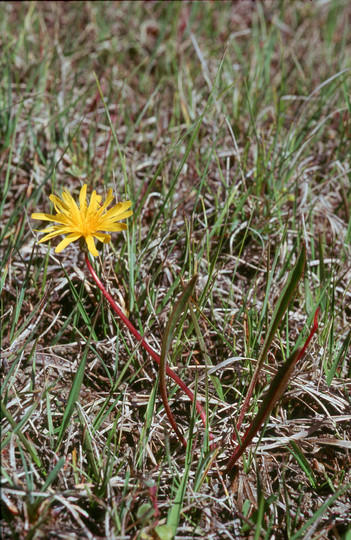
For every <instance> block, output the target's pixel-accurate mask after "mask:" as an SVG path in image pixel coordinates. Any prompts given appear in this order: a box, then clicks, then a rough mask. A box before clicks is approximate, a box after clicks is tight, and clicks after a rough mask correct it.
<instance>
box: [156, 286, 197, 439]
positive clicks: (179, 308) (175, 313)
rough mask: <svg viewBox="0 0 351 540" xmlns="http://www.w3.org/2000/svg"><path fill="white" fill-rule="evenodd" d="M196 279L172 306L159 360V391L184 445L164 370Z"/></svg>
mask: <svg viewBox="0 0 351 540" xmlns="http://www.w3.org/2000/svg"><path fill="white" fill-rule="evenodd" d="M196 281H197V275H195V276H194V277H193V278H192V279H191V280H190V281H189V283H188V285H187V286H186V287H185V289H184V291H183V293H182V294H181V296H180V298H179V300H178V301H177V303H176V305H175V306H174V308H173V310H172V313H171V315H170V317H169V319H168V322H167V325H166V328H165V333H164V337H163V340H162V347H161V360H160V392H161V397H162V401H163V405H164V407H165V410H166V413H167V416H168V419H169V422H170V424H171V426H172V427H173V429H174V431H175V432H176V434H177V437H178V439H179V440H180V442H181V443H182V444H183V446H185V447H186V440H185V439H184V437H183V435H182V434H181V433H180V431H179V428H178V426H177V424H176V421H175V420H174V417H173V414H172V411H171V409H170V406H169V404H168V398H167V386H166V371H167V357H168V352H169V350H170V348H171V345H172V340H173V334H174V331H175V329H176V327H177V324H178V321H179V319H180V317H181V315H182V313H183V311H184V310H185V308H186V306H187V302H188V300H189V299H190V297H191V295H192V294H193V292H194V289H195V285H196Z"/></svg>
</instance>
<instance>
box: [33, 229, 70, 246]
mask: <svg viewBox="0 0 351 540" xmlns="http://www.w3.org/2000/svg"><path fill="white" fill-rule="evenodd" d="M60 234H64V233H63V232H62V231H60V230H56V231H54V232H51V233H49V234H46V235H45V236H44V237H43V238H41V239H40V240H39V242H38V244H41V243H42V242H48V241H49V240H51V239H52V238H55V236H60Z"/></svg>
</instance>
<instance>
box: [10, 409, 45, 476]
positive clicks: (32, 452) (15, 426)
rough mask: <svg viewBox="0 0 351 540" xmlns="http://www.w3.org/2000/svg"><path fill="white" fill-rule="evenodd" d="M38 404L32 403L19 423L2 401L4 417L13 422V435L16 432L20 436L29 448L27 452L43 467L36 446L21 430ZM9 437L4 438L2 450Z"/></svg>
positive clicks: (25, 446) (26, 447)
mask: <svg viewBox="0 0 351 540" xmlns="http://www.w3.org/2000/svg"><path fill="white" fill-rule="evenodd" d="M37 405H38V404H37V403H34V405H32V407H31V408H30V409H29V410H28V412H27V413H26V414H25V415H24V416H23V418H22V419H21V420H20V422H19V423H18V424H17V423H16V421H15V419H14V418H13V417H12V415H11V413H10V412H9V411H8V410H7V409H6V407H5V404H4V402H3V401H1V416H2V417H3V418H6V420H7V421H8V423H9V424H11V426H12V427H13V432H12V433H11V435H12V434H16V435H17V436H18V438H19V440H20V441H21V443H22V444H23V446H24V448H25V449H26V450H27V452H28V453H29V454H30V456H31V457H32V459H33V461H34V462H35V464H36V465H37V466H38V467H39V468H40V469H41V468H42V463H41V461H40V458H39V456H38V453H37V451H36V449H35V447H34V446H33V445H32V444H31V442H30V440H29V439H27V437H26V436H25V435H24V434H23V433H22V431H21V430H22V427H23V426H24V425H25V423H26V422H27V420H28V419H29V418H30V417H31V415H32V413H33V411H34V410H35V409H36V407H37ZM9 439H10V437H6V438H5V439H4V441H3V442H2V444H1V451H2V450H3V449H4V448H5V446H6V445H7V443H8V442H9Z"/></svg>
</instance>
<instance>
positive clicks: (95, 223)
mask: <svg viewBox="0 0 351 540" xmlns="http://www.w3.org/2000/svg"><path fill="white" fill-rule="evenodd" d="M50 200H51V201H52V202H53V203H54V207H55V210H56V214H55V215H50V214H42V213H36V214H32V219H40V220H42V221H53V222H54V223H58V225H52V226H51V227H48V228H47V229H44V230H43V231H38V232H44V233H47V234H46V235H45V236H44V238H42V239H41V240H39V244H40V243H41V242H47V241H48V240H51V239H52V238H54V237H55V236H59V235H60V234H65V235H67V236H66V238H64V239H63V240H62V241H61V242H60V243H59V244H58V246H57V247H56V249H55V253H60V252H61V251H62V250H63V249H65V248H66V247H67V246H68V244H70V243H71V242H75V241H76V240H78V239H79V238H84V239H85V242H86V244H87V246H88V249H89V251H90V253H91V254H92V255H93V256H94V257H96V256H97V255H98V254H99V253H98V251H97V249H96V247H95V241H94V238H97V239H98V240H100V242H103V243H104V244H108V243H109V242H110V241H111V236H110V235H109V234H106V232H116V231H123V230H125V229H126V228H127V225H126V224H125V223H116V222H117V221H120V220H121V219H125V218H127V217H129V216H131V215H132V214H133V212H132V210H128V209H129V208H130V207H131V205H132V203H131V202H130V201H126V202H123V203H122V202H120V203H117V204H116V205H115V206H113V207H112V208H110V210H107V207H108V206H109V205H110V204H111V202H112V201H113V195H112V189H109V191H108V194H107V198H106V201H105V202H104V203H103V204H101V196H100V195H97V193H96V191H95V190H94V191H93V193H92V195H91V198H90V203H89V205H87V184H84V186H83V187H82V189H81V190H80V194H79V207H78V205H77V203H76V202H75V200H74V199H73V197H72V196H71V194H70V193H69V192H68V191H67V189H65V190H64V191H63V193H62V198H61V199H60V198H59V197H56V195H50ZM101 231H105V232H101Z"/></svg>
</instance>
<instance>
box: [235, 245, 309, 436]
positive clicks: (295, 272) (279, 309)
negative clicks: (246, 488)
mask: <svg viewBox="0 0 351 540" xmlns="http://www.w3.org/2000/svg"><path fill="white" fill-rule="evenodd" d="M305 264H306V246H305V244H302V248H301V251H300V253H299V256H298V258H297V261H296V264H295V266H294V268H293V269H292V271H291V272H290V274H289V277H288V280H287V282H286V284H285V287H284V289H283V291H282V293H281V295H280V297H279V299H278V302H277V304H276V306H275V309H274V313H273V317H272V320H271V323H270V325H269V328H268V330H267V335H266V339H265V340H264V343H263V346H262V349H261V352H260V355H259V357H258V361H257V366H256V369H255V372H254V374H253V377H252V380H251V382H250V386H249V388H248V391H247V394H246V397H245V401H244V405H243V407H242V410H241V413H240V415H239V420H238V423H237V427H238V429H239V428H240V426H241V423H242V421H243V418H244V416H245V413H246V411H247V409H248V406H249V402H250V399H251V396H252V394H253V390H254V388H255V386H256V382H257V379H258V376H259V373H260V371H261V368H262V365H263V362H264V361H265V359H266V357H267V353H268V349H269V347H270V345H271V343H272V341H273V339H274V336H275V333H276V331H277V330H278V327H279V325H280V323H281V320H282V318H283V317H284V314H285V312H286V310H287V309H288V306H289V304H290V302H291V300H292V299H293V297H294V294H295V291H296V288H297V285H298V283H299V281H300V279H301V277H302V275H303V272H304V269H305Z"/></svg>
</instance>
